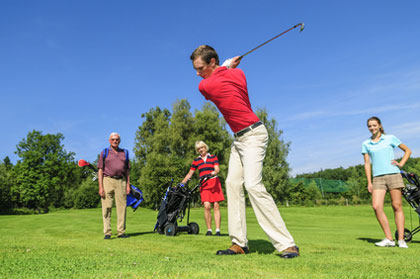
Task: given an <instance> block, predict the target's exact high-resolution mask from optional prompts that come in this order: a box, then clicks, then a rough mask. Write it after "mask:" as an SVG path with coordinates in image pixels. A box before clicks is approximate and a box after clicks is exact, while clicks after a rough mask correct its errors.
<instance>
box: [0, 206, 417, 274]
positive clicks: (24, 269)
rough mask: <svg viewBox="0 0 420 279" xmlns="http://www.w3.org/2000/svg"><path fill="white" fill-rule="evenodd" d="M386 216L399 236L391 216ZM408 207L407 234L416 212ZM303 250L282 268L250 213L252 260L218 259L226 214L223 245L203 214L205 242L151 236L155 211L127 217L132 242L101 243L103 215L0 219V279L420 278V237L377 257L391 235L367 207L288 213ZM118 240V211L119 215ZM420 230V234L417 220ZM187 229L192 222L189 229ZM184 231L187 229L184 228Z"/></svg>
mask: <svg viewBox="0 0 420 279" xmlns="http://www.w3.org/2000/svg"><path fill="white" fill-rule="evenodd" d="M389 207H390V206H388V207H387V214H388V217H389V218H390V222H391V224H392V226H391V229H392V231H394V230H395V225H394V222H393V216H392V210H391V209H390V208H389ZM411 210H412V209H411V208H409V207H405V214H406V227H407V228H410V211H411ZM280 212H281V214H282V216H283V218H284V219H285V222H286V224H287V226H288V228H289V230H290V232H291V233H292V235H293V236H294V238H295V240H296V242H297V244H298V245H299V247H300V249H301V257H299V258H295V259H289V260H288V259H282V258H280V257H279V256H278V255H279V254H278V253H277V252H276V251H274V249H273V247H272V245H271V243H270V242H269V241H268V238H267V237H266V235H265V234H264V232H263V231H262V230H261V228H260V227H259V225H258V224H257V222H256V219H255V215H254V213H253V212H252V209H251V208H248V215H247V216H248V237H249V246H250V250H251V253H250V254H248V255H239V256H216V255H215V252H216V250H218V249H226V248H228V246H229V245H230V241H229V237H228V235H227V219H226V208H223V209H222V218H223V223H222V225H223V226H222V233H223V236H222V237H216V236H212V237H208V236H204V232H205V225H204V220H203V210H202V209H194V210H193V211H192V213H191V215H192V216H191V221H195V222H197V223H198V224H199V225H200V230H201V232H200V234H199V235H188V234H186V233H182V234H179V235H177V236H175V237H167V236H164V235H159V234H155V233H152V229H153V227H154V224H155V221H156V215H157V212H156V211H152V210H147V209H139V210H137V211H136V212H132V210H131V208H129V209H128V217H127V234H129V235H130V236H131V237H130V238H128V239H117V238H115V237H114V236H113V238H112V239H111V240H107V241H105V240H103V234H102V219H101V210H100V209H92V210H61V211H57V212H53V213H49V214H45V215H21V216H4V215H3V216H0V224H1V226H0V278H20V279H21V278H419V276H420V275H419V273H420V271H419V270H420V233H419V234H417V235H414V237H413V241H412V242H411V243H409V244H408V245H409V249H401V248H397V247H396V248H379V247H375V246H374V244H373V242H375V241H379V240H380V239H382V238H383V234H382V232H381V230H380V227H379V225H378V224H377V221H376V219H375V217H374V214H373V211H372V210H371V208H370V207H369V206H356V207H352V206H348V207H345V206H341V207H332V206H331V207H314V208H303V207H302V208H300V207H299V208H297V207H291V208H281V209H280ZM113 214H114V215H113V218H112V221H113V229H114V230H115V219H116V218H115V217H116V215H115V209H114V211H113ZM412 218H413V225H416V226H417V225H418V218H417V215H415V214H414V212H412ZM183 223H184V222H183ZM181 224H182V223H181Z"/></svg>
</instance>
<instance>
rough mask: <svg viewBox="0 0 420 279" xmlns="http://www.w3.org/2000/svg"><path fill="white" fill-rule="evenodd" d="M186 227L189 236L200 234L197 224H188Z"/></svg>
mask: <svg viewBox="0 0 420 279" xmlns="http://www.w3.org/2000/svg"><path fill="white" fill-rule="evenodd" d="M188 226H189V227H190V230H189V231H188V233H189V234H198V233H199V232H200V227H199V226H198V224H197V223H194V222H192V223H189V224H188Z"/></svg>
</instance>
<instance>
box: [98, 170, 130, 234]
mask: <svg viewBox="0 0 420 279" xmlns="http://www.w3.org/2000/svg"><path fill="white" fill-rule="evenodd" d="M126 189H127V182H126V181H125V180H124V179H113V178H110V177H104V191H105V199H101V201H102V218H103V222H104V234H105V235H111V213H112V202H113V199H114V197H115V205H116V207H117V232H118V235H122V234H124V233H125V216H126V212H127V211H126V208H127V192H126Z"/></svg>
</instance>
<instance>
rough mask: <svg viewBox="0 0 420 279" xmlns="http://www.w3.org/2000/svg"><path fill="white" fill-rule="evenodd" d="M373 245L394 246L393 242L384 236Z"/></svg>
mask: <svg viewBox="0 0 420 279" xmlns="http://www.w3.org/2000/svg"><path fill="white" fill-rule="evenodd" d="M375 245H376V246H379V247H395V242H394V241H393V240H389V239H388V238H384V239H383V240H382V241H379V242H376V243H375Z"/></svg>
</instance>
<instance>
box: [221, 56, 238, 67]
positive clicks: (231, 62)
mask: <svg viewBox="0 0 420 279" xmlns="http://www.w3.org/2000/svg"><path fill="white" fill-rule="evenodd" d="M241 59H242V56H235V57H233V58H229V59H226V60H225V62H223V64H222V66H225V67H226V68H236V67H238V65H239V63H241Z"/></svg>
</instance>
